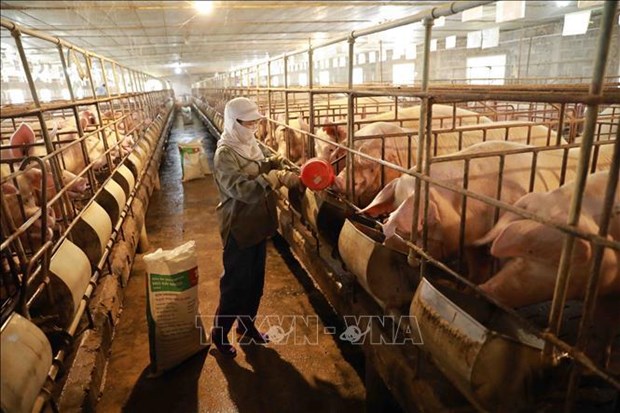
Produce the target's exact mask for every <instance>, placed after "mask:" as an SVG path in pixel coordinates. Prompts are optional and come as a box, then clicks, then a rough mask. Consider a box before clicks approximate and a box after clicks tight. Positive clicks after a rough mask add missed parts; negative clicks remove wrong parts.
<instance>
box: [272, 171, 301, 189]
mask: <svg viewBox="0 0 620 413" xmlns="http://www.w3.org/2000/svg"><path fill="white" fill-rule="evenodd" d="M278 178H279V179H280V182H282V185H284V186H285V187H287V188H288V189H294V188H298V189H300V190H301V189H303V184H302V183H301V179H299V175H297V174H296V173H293V172H289V171H278Z"/></svg>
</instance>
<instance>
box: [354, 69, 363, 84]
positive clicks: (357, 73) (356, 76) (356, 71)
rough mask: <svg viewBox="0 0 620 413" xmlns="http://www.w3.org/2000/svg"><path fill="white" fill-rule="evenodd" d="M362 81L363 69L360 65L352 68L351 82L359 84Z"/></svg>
mask: <svg viewBox="0 0 620 413" xmlns="http://www.w3.org/2000/svg"><path fill="white" fill-rule="evenodd" d="M362 83H364V69H362V68H361V67H355V68H353V84H354V85H361V84H362Z"/></svg>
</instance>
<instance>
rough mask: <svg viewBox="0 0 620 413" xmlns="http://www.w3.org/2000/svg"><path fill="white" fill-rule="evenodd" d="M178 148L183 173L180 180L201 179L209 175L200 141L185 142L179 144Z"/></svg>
mask: <svg viewBox="0 0 620 413" xmlns="http://www.w3.org/2000/svg"><path fill="white" fill-rule="evenodd" d="M178 146H179V153H180V155H181V169H182V172H183V176H182V178H181V180H182V181H183V182H187V181H191V180H192V179H198V178H202V177H204V176H205V175H210V174H211V169H210V168H209V164H208V162H207V161H206V159H207V154H206V153H205V151H204V149H203V147H202V142H201V141H200V140H198V139H196V140H191V141H187V142H179V143H178Z"/></svg>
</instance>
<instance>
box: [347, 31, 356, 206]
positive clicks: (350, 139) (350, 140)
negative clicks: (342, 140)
mask: <svg viewBox="0 0 620 413" xmlns="http://www.w3.org/2000/svg"><path fill="white" fill-rule="evenodd" d="M348 42H349V56H348V66H347V76H348V79H347V84H348V89H349V91H350V90H351V89H352V88H353V57H354V53H355V51H354V50H355V39H354V38H353V36H349V40H348ZM353 120H354V119H353V95H352V94H351V93H350V92H349V94H348V99H347V147H348V148H349V149H354V144H355V139H354V136H353V132H354V130H353ZM353 163H354V162H353V154H352V153H351V152H349V151H347V158H346V168H347V175H346V180H347V181H346V193H347V194H348V195H349V200H350V201H351V202H355V182H354V181H353V180H354V171H353V168H354V166H353Z"/></svg>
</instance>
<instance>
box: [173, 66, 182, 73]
mask: <svg viewBox="0 0 620 413" xmlns="http://www.w3.org/2000/svg"><path fill="white" fill-rule="evenodd" d="M174 73H176V74H177V75H180V74H181V68H180V67H175V68H174Z"/></svg>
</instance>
